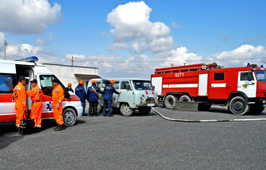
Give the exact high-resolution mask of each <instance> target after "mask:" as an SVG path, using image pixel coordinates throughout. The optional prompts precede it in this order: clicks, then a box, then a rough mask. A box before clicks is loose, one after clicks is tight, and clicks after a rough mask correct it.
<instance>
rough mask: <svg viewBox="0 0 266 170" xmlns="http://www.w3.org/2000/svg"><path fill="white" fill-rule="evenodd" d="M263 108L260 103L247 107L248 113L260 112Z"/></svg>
mask: <svg viewBox="0 0 266 170" xmlns="http://www.w3.org/2000/svg"><path fill="white" fill-rule="evenodd" d="M263 110H264V106H263V105H262V104H255V105H251V106H250V109H249V113H250V114H260V113H261V112H262V111H263Z"/></svg>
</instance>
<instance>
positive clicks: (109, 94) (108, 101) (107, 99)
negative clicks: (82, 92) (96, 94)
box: [103, 80, 121, 117]
mask: <svg viewBox="0 0 266 170" xmlns="http://www.w3.org/2000/svg"><path fill="white" fill-rule="evenodd" d="M114 84H115V81H114V80H111V81H110V84H108V85H107V86H106V87H105V89H104V105H103V116H106V113H105V112H106V106H108V116H109V117H112V116H113V115H112V111H113V110H112V101H113V93H116V94H120V93H121V92H118V91H116V90H115V88H114V87H113V85H114Z"/></svg>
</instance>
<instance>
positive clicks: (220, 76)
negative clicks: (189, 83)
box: [214, 73, 224, 80]
mask: <svg viewBox="0 0 266 170" xmlns="http://www.w3.org/2000/svg"><path fill="white" fill-rule="evenodd" d="M214 80H224V73H214Z"/></svg>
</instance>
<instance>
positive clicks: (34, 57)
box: [15, 56, 39, 63]
mask: <svg viewBox="0 0 266 170" xmlns="http://www.w3.org/2000/svg"><path fill="white" fill-rule="evenodd" d="M38 60H39V59H38V57H36V56H31V57H27V58H22V59H19V60H15V61H26V62H33V63H35V62H36V61H38Z"/></svg>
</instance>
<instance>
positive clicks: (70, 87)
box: [67, 83, 74, 93]
mask: <svg viewBox="0 0 266 170" xmlns="http://www.w3.org/2000/svg"><path fill="white" fill-rule="evenodd" d="M67 91H68V92H69V91H72V92H73V93H74V90H73V89H72V84H71V83H68V84H67Z"/></svg>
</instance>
